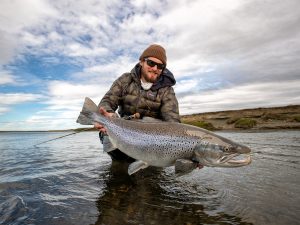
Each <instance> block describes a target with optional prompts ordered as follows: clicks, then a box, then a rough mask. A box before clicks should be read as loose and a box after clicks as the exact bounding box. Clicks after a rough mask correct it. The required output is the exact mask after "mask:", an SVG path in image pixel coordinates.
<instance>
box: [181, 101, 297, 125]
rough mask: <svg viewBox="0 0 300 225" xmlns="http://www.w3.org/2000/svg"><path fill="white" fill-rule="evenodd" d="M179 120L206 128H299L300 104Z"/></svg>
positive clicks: (206, 114) (188, 116) (185, 117)
mask: <svg viewBox="0 0 300 225" xmlns="http://www.w3.org/2000/svg"><path fill="white" fill-rule="evenodd" d="M181 121H182V122H183V123H186V124H191V125H194V126H198V127H202V128H205V129H208V130H223V129H225V130H233V129H300V105H291V106H285V107H271V108H255V109H242V110H228V111H220V112H208V113H199V114H192V115H185V116H182V117H181Z"/></svg>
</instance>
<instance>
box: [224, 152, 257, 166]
mask: <svg viewBox="0 0 300 225" xmlns="http://www.w3.org/2000/svg"><path fill="white" fill-rule="evenodd" d="M251 161H252V159H251V155H250V154H233V155H231V156H230V157H226V156H224V157H222V158H221V161H220V165H219V166H222V167H240V166H246V165H249V164H250V163H251Z"/></svg>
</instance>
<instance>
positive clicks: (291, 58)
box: [0, 0, 300, 129]
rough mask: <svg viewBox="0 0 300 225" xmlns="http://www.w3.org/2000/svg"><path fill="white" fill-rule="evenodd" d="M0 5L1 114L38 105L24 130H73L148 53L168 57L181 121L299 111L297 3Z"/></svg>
mask: <svg viewBox="0 0 300 225" xmlns="http://www.w3.org/2000/svg"><path fill="white" fill-rule="evenodd" d="M0 5H1V11H0V17H1V20H0V49H1V52H0V66H1V67H0V85H1V88H2V87H4V88H5V89H3V91H2V90H1V91H2V93H3V95H1V97H0V113H2V115H3V114H4V113H7V112H8V111H9V110H12V108H11V107H13V106H16V105H18V104H22V103H23V102H27V103H29V102H38V101H40V100H42V101H43V102H42V103H43V105H44V106H45V107H44V108H43V109H42V110H41V111H38V112H36V113H35V114H34V115H30V116H28V124H27V125H28V127H33V126H40V127H43V128H44V129H46V128H47V126H48V127H53V128H54V127H55V126H64V125H63V124H64V123H63V121H65V124H68V126H73V125H74V118H75V119H76V116H77V114H78V110H80V109H81V106H82V102H83V100H84V97H86V96H89V97H91V98H92V99H93V100H95V102H97V103H98V102H99V101H100V99H101V98H102V96H103V95H104V93H105V92H106V91H107V90H108V88H109V87H110V86H111V84H112V82H113V81H114V80H115V79H116V78H117V77H118V76H120V75H121V74H123V73H124V72H129V71H130V70H131V69H132V68H133V67H134V65H135V64H136V63H137V62H138V57H139V55H140V54H141V52H142V51H143V49H144V48H145V47H147V46H148V45H149V44H151V43H158V44H162V45H163V46H164V47H165V48H166V50H167V56H168V69H170V70H171V71H172V72H173V74H174V75H175V78H176V79H177V84H176V86H175V91H176V94H177V97H178V100H179V103H180V112H181V113H183V114H189V113H197V112H203V111H215V110H225V109H233V108H236V109H238V108H249V107H258V106H260V107H263V106H275V105H286V104H295V103H299V98H298V97H297V96H299V92H298V91H297V90H298V89H299V88H298V87H297V86H296V84H297V85H298V84H299V71H300V64H299V63H298V62H299V61H300V55H299V49H300V30H299V29H296V27H297V26H298V24H299V21H300V14H299V13H298V12H297V9H298V8H300V2H299V1H297V0H287V1H284V2H276V4H274V1H273V0H266V1H259V0H253V1H241V0H226V1H218V0H199V1H196V0H184V1H182V0H174V1H170V0H165V1H158V0H154V1H145V0H134V1H119V0H111V1H94V0H86V1H79V2H78V1H77V2H74V1H73V0H63V1H46V0H28V1H26V2H24V1H9V0H4V1H1V3H0ZM32 59H34V60H32ZM36 59H38V60H36ZM31 60H32V61H31ZM33 63H34V64H33ZM25 65H26V66H25ZM24 68H25V69H26V70H25V69H24ZM66 71H67V72H66ZM32 83H34V85H33V84H32ZM30 92H31V93H32V94H30ZM25 93H26V94H25ZM36 93H37V94H36ZM9 95H10V96H9ZM41 95H42V96H41ZM4 102H5V103H4ZM38 121H39V122H38ZM45 121H47V123H46V122H45ZM7 126H8V125H7Z"/></svg>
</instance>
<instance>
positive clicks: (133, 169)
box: [128, 160, 149, 175]
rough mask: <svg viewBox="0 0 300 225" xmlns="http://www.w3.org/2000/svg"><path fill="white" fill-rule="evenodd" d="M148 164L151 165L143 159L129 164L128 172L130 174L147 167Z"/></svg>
mask: <svg viewBox="0 0 300 225" xmlns="http://www.w3.org/2000/svg"><path fill="white" fill-rule="evenodd" d="M148 166H149V165H148V163H146V162H144V161H142V160H138V161H135V162H133V163H131V164H130V165H129V167H128V174H129V175H131V174H134V173H136V172H137V171H139V170H141V169H145V168H147V167H148Z"/></svg>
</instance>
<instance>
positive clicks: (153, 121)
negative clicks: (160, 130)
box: [136, 116, 164, 123]
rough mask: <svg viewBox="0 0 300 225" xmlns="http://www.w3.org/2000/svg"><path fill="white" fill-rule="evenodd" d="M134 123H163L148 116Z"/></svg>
mask: <svg viewBox="0 0 300 225" xmlns="http://www.w3.org/2000/svg"><path fill="white" fill-rule="evenodd" d="M136 121H138V122H142V123H161V122H164V121H162V120H159V119H155V118H153V117H149V116H144V117H143V118H142V119H140V120H136Z"/></svg>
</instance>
